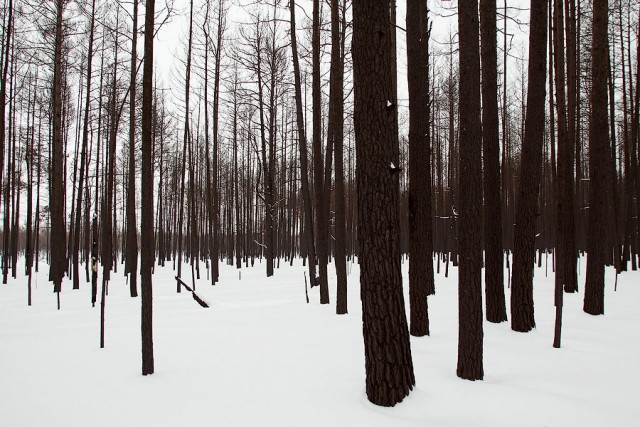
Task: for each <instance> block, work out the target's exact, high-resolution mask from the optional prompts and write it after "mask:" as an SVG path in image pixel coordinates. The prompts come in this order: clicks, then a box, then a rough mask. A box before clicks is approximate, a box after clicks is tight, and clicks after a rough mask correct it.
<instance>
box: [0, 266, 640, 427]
mask: <svg viewBox="0 0 640 427" xmlns="http://www.w3.org/2000/svg"><path fill="white" fill-rule="evenodd" d="M549 260H550V258H549ZM407 267H408V264H407V263H404V265H403V269H404V273H405V294H406V293H407V287H408V286H407V283H408V282H407V279H406V269H407ZM581 267H582V270H583V271H582V273H581V276H580V287H581V292H580V294H570V295H565V310H564V327H563V340H562V344H563V348H562V349H554V348H553V347H552V345H551V344H552V341H553V321H554V307H553V275H552V274H549V276H548V277H545V265H544V263H543V267H542V268H541V269H536V278H535V303H536V306H535V309H536V322H537V328H536V329H535V330H533V331H532V332H530V333H528V334H521V333H516V332H512V331H511V329H510V327H509V324H508V323H502V324H499V325H494V324H489V323H487V322H485V323H484V333H485V340H484V349H485V350H484V370H485V380H484V381H477V382H469V381H465V380H461V379H459V378H457V377H456V373H455V369H456V360H457V337H458V330H457V329H458V326H457V323H458V322H457V313H458V309H457V293H456V289H457V277H456V274H457V269H455V268H452V269H450V273H451V274H450V275H449V277H448V278H445V277H444V274H443V272H444V268H441V273H440V274H437V275H436V292H437V293H436V295H435V296H433V297H429V318H430V326H431V336H430V337H424V338H413V337H412V338H411V346H412V354H413V363H414V369H415V375H416V387H415V389H414V390H413V392H412V393H411V394H410V395H409V397H407V398H405V400H404V401H403V402H402V403H400V404H398V405H396V406H395V407H394V408H383V407H377V406H374V405H372V404H371V403H369V402H368V401H367V399H366V396H365V389H364V384H365V372H364V348H363V341H362V329H361V328H362V326H361V306H360V299H359V281H358V266H357V265H355V264H349V268H350V269H351V273H350V275H349V314H348V315H344V316H337V315H336V314H335V306H334V304H333V303H335V301H334V300H333V299H332V304H331V305H328V306H326V305H325V306H321V305H320V304H319V296H318V290H317V288H314V289H313V290H312V291H311V290H310V297H311V304H306V302H305V291H304V278H303V271H304V267H302V265H301V262H299V261H298V262H297V263H296V264H295V265H294V267H289V265H288V263H287V264H285V263H284V262H283V266H282V268H280V269H276V273H275V276H274V277H272V278H265V277H264V276H265V274H264V271H265V268H264V265H260V264H258V263H256V266H255V267H253V268H248V269H247V268H243V270H242V274H241V279H240V278H239V274H238V271H237V270H236V269H235V268H233V267H231V266H227V265H225V264H221V274H220V283H219V284H218V285H216V286H215V287H212V286H211V285H209V284H208V283H207V281H206V278H205V277H203V279H201V280H200V281H198V282H197V289H196V292H197V293H198V294H199V295H201V296H202V297H203V298H204V299H206V300H207V301H208V302H209V303H210V304H211V305H212V307H211V308H209V309H204V308H201V307H200V306H199V305H197V304H196V302H195V301H194V300H193V299H192V298H191V296H190V294H189V293H187V292H184V291H183V292H182V293H181V294H176V292H175V288H176V285H175V280H174V279H173V276H172V275H173V271H172V270H171V268H170V267H166V268H158V269H157V270H156V274H155V275H154V344H155V370H156V373H155V374H154V375H151V376H147V377H143V376H142V375H141V373H140V370H141V356H140V299H139V298H136V299H132V298H130V297H129V296H128V293H129V290H128V286H126V285H125V280H124V278H123V277H122V276H121V273H120V272H119V273H117V274H116V275H115V279H114V280H113V281H112V282H111V284H110V287H109V296H108V299H107V302H106V339H105V348H104V349H100V348H99V319H100V309H99V305H96V307H95V308H92V307H91V303H90V286H89V285H87V284H85V283H84V282H82V284H81V287H82V288H81V289H80V290H76V291H73V290H72V289H71V283H70V282H69V281H67V282H65V283H64V285H63V292H62V294H61V302H62V310H60V311H57V310H56V300H55V296H54V294H53V293H52V292H51V289H52V288H51V286H50V284H49V283H48V282H47V281H46V278H47V270H48V268H47V267H46V266H44V268H43V271H41V272H40V274H39V276H37V278H36V279H34V295H33V306H32V307H28V306H27V293H26V279H24V278H20V279H18V280H16V281H11V280H10V282H9V284H8V285H0V425H2V426H41V425H47V426H128V425H131V426H201V425H215V426H328V425H332V426H578V425H580V426H638V425H640V405H639V404H638V402H639V401H640V387H639V386H638V382H639V380H640V364H639V363H638V361H639V360H640V333H639V332H638V331H639V330H640V310H639V309H638V305H639V303H640V273H638V272H627V273H624V274H622V275H621V276H619V278H618V290H617V292H614V290H613V283H614V272H613V270H611V269H607V287H606V299H605V310H606V314H605V316H599V317H593V316H590V315H587V314H584V313H583V312H582V288H583V282H584V267H585V263H584V260H582V261H581ZM185 270H186V271H187V272H189V269H185ZM203 270H204V269H203ZM330 271H331V272H332V277H331V278H330V285H331V288H330V289H331V292H332V295H331V296H332V298H335V277H334V276H333V268H332V267H330ZM189 273H190V272H189ZM204 274H206V273H204ZM204 274H203V275H204ZM505 277H506V276H505ZM185 279H186V281H187V283H190V274H189V275H186V277H185ZM36 285H37V289H36V288H35V287H36ZM507 292H508V291H507ZM507 297H508V293H507ZM405 298H406V297H405ZM406 301H407V304H408V298H406ZM507 301H508V298H507Z"/></svg>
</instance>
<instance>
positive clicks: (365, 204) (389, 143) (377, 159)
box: [352, 0, 415, 406]
mask: <svg viewBox="0 0 640 427" xmlns="http://www.w3.org/2000/svg"><path fill="white" fill-rule="evenodd" d="M353 18H354V19H353V50H352V52H353V68H354V86H355V110H354V127H355V134H356V159H357V160H356V162H357V165H356V181H357V194H358V196H357V197H358V201H357V204H358V244H359V260H360V263H361V266H360V283H361V300H362V318H363V335H364V347H365V369H366V392H367V397H368V398H369V400H370V401H371V402H373V403H375V404H377V405H382V406H393V405H395V404H396V403H398V402H400V401H402V400H403V399H404V397H405V396H407V395H408V394H409V392H410V391H411V389H412V388H413V385H414V384H415V377H414V374H413V362H412V360H411V346H410V342H409V331H408V328H407V320H406V315H405V308H404V297H403V293H402V274H401V269H400V245H399V243H400V242H399V218H398V210H397V206H398V200H399V188H398V178H397V174H396V173H394V172H393V171H392V170H391V168H390V167H389V165H390V163H391V161H392V159H393V155H394V152H396V151H397V146H398V140H397V134H395V133H394V132H393V130H394V129H395V125H394V124H393V120H394V111H393V110H395V109H396V108H397V106H396V105H394V104H393V103H391V102H390V101H389V100H390V99H391V98H392V97H393V88H392V82H393V78H392V75H391V62H392V58H391V56H392V46H391V34H390V25H389V2H388V0H375V1H372V0H355V1H354V2H353Z"/></svg>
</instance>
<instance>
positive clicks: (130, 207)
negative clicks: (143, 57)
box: [124, 0, 138, 297]
mask: <svg viewBox="0 0 640 427" xmlns="http://www.w3.org/2000/svg"><path fill="white" fill-rule="evenodd" d="M137 44H138V0H133V34H132V35H131V82H130V84H129V187H128V188H127V214H126V215H127V218H126V224H127V236H126V238H127V244H126V248H127V254H126V257H125V265H124V274H125V275H127V274H128V275H129V292H130V293H131V297H137V296H138V226H137V224H136V62H137V61H138V56H137V51H136V46H137Z"/></svg>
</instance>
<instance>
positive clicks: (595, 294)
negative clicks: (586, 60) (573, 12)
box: [583, 0, 609, 315]
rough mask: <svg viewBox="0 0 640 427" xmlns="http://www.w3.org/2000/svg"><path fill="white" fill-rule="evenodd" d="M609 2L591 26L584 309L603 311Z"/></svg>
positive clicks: (598, 4) (597, 3) (597, 4)
mask: <svg viewBox="0 0 640 427" xmlns="http://www.w3.org/2000/svg"><path fill="white" fill-rule="evenodd" d="M608 9H609V8H608V2H607V0H594V2H593V26H592V41H591V49H592V50H591V52H592V61H593V68H592V70H593V71H592V78H593V84H592V85H591V114H590V117H589V119H590V120H589V172H590V181H589V224H588V226H589V229H588V230H589V233H588V240H587V251H588V257H587V279H586V281H585V289H584V307H583V309H584V311H585V312H586V313H589V314H593V315H598V314H604V255H605V253H604V251H605V247H604V244H603V242H604V241H605V225H606V214H607V194H606V191H607V175H608V174H607V164H608V162H607V161H605V160H606V159H608V156H609V129H608V123H607V68H608V67H607V51H608V38H607V37H608V36H607V25H608Z"/></svg>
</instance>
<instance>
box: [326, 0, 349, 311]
mask: <svg viewBox="0 0 640 427" xmlns="http://www.w3.org/2000/svg"><path fill="white" fill-rule="evenodd" d="M340 20H341V18H340V0H331V77H330V78H331V82H330V85H331V87H330V95H329V96H330V104H329V120H330V122H331V125H330V126H329V128H330V129H331V134H330V135H329V137H330V138H331V140H332V141H333V146H334V157H335V200H336V201H335V231H334V235H335V265H336V279H337V286H336V313H337V314H346V313H347V257H346V248H345V238H346V230H345V215H346V214H345V194H344V133H343V130H344V129H343V128H344V117H343V116H344V101H343V97H344V89H343V84H344V82H343V80H344V76H343V74H344V34H343V32H344V25H343V27H342V30H341V28H340Z"/></svg>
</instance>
